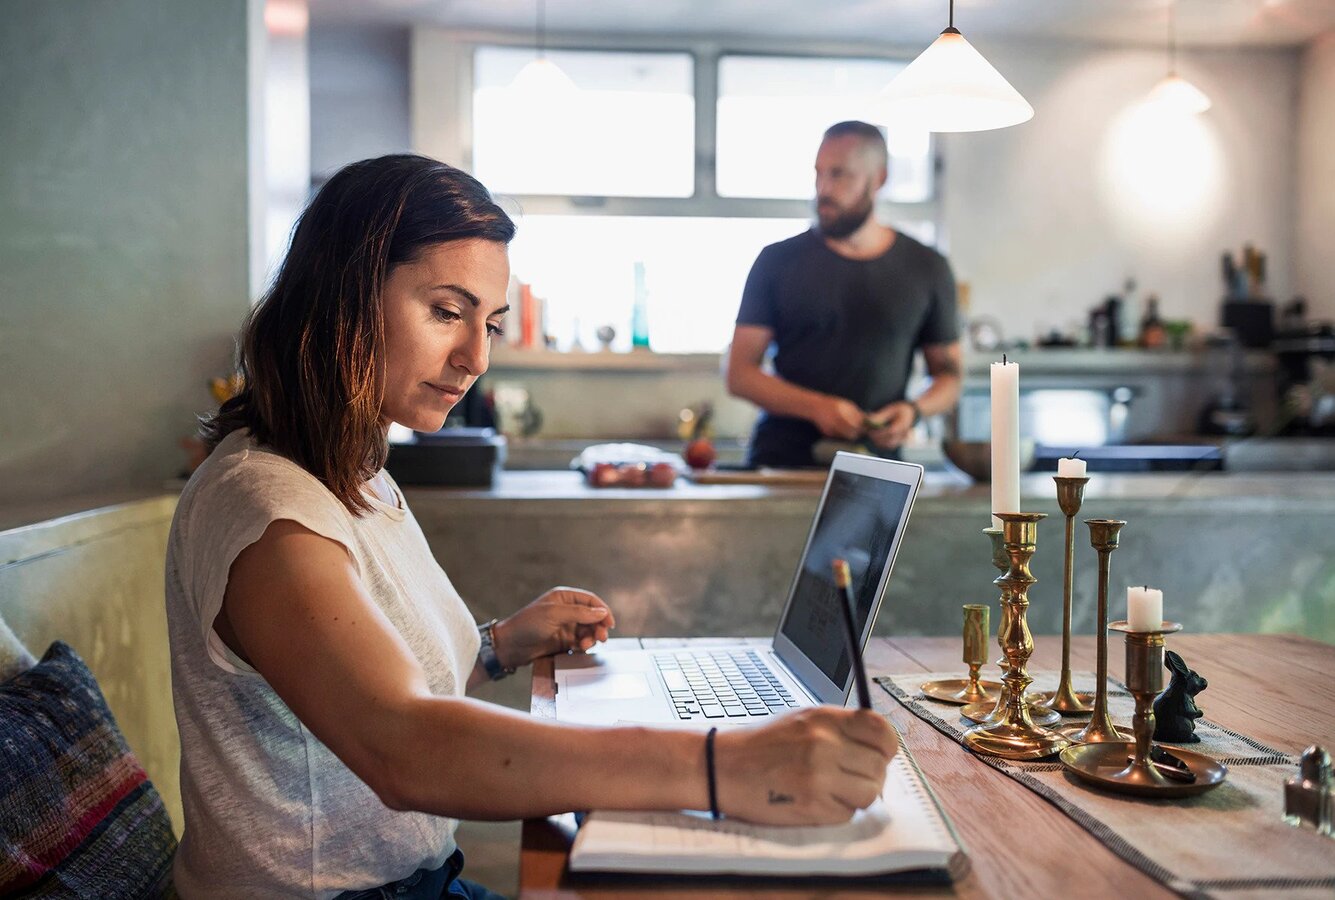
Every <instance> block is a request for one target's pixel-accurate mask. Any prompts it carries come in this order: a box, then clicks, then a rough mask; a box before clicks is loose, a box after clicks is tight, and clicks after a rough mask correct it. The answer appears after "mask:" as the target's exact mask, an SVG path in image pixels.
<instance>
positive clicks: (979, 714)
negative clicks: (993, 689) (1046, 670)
mask: <svg viewBox="0 0 1335 900" xmlns="http://www.w3.org/2000/svg"><path fill="white" fill-rule="evenodd" d="M1001 691H1002V693H1001V695H1000V696H999V697H998V698H997V699H996V700H994V701H983V702H982V703H970V704H969V705H968V706H966V707H964V708H963V709H961V710H960V715H961V716H963V717H964V718H966V719H968V720H969V721H970V722H975V723H977V724H979V725H993V724H995V723H997V722H1004V721H1005V720H1006V708H1007V706H1008V705H1009V703H1010V701H1009V700H1008V699H1007V696H1006V693H1005V691H1006V685H1005V683H1004V682H1003V683H1002V685H1001ZM1042 699H1043V695H1042V694H1038V693H1029V694H1025V695H1024V705H1025V708H1026V709H1027V710H1028V711H1029V719H1030V721H1032V722H1033V723H1034V724H1035V725H1041V726H1043V727H1044V728H1047V727H1048V726H1051V725H1056V724H1057V723H1058V722H1060V721H1061V720H1062V717H1061V714H1060V713H1058V712H1056V711H1055V710H1051V709H1045V708H1044V707H1043V705H1042V703H1041V702H1040V701H1041V700H1042Z"/></svg>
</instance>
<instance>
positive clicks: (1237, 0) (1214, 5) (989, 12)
mask: <svg viewBox="0 0 1335 900" xmlns="http://www.w3.org/2000/svg"><path fill="white" fill-rule="evenodd" d="M538 2H539V0H310V7H311V20H312V22H313V24H314V25H316V26H317V27H318V26H320V25H326V24H328V25H334V24H344V25H353V24H358V25H382V26H383V25H397V26H405V25H433V26H439V27H444V28H452V29H458V30H481V31H530V30H532V29H533V28H534V24H535V18H536V7H537V3H538ZM546 5H547V28H548V30H549V32H551V33H552V34H556V35H559V34H562V33H570V34H580V35H586V34H613V35H616V34H626V35H640V36H645V35H649V36H660V35H661V36H690V37H695V38H739V37H745V38H758V39H771V40H803V41H847V42H855V43H858V44H876V43H881V42H884V43H885V44H887V45H900V44H914V43H927V42H928V41H930V40H931V39H932V38H934V37H935V36H936V35H937V34H938V33H939V32H940V31H941V29H942V28H943V27H944V26H945V24H946V15H947V0H647V2H646V0H546ZM1169 5H1170V0H957V2H956V3H955V25H956V27H957V28H959V29H960V31H962V32H963V33H964V35H965V37H969V38H973V39H975V40H976V39H978V38H993V39H1005V40H1028V39H1033V40H1074V41H1088V42H1092V43H1118V44H1159V43H1162V42H1163V41H1164V39H1165V34H1166V31H1167V22H1168V9H1169ZM1332 30H1335V0H1177V32H1178V41H1179V43H1180V44H1183V45H1188V46H1236V45H1254V46H1273V47H1285V46H1296V45H1301V44H1305V43H1307V42H1308V41H1311V40H1312V39H1313V38H1315V37H1317V36H1319V35H1321V34H1323V33H1325V32H1328V31H1332Z"/></svg>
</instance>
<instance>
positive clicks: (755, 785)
mask: <svg viewBox="0 0 1335 900" xmlns="http://www.w3.org/2000/svg"><path fill="white" fill-rule="evenodd" d="M215 627H216V628H217V630H218V632H219V635H220V636H221V637H222V638H223V639H224V640H225V641H226V642H227V643H228V645H229V646H231V647H232V649H233V650H234V651H235V652H236V653H237V654H238V655H239V656H241V657H242V658H243V659H245V660H246V661H247V662H248V663H250V664H251V665H252V666H253V667H254V668H255V669H256V670H257V671H258V672H259V673H260V674H261V675H263V676H264V678H265V679H266V680H267V681H268V682H269V684H270V685H271V686H272V687H273V689H274V691H275V692H277V694H278V696H279V697H281V698H282V699H283V701H284V702H285V703H287V705H288V706H289V707H290V708H291V709H292V711H293V712H294V713H295V714H296V716H297V717H298V718H299V719H300V720H301V721H302V722H303V723H304V724H305V725H306V726H307V727H308V728H310V729H311V731H312V733H314V734H315V736H316V737H318V738H319V739H320V740H321V741H323V742H324V743H325V745H326V746H328V747H329V748H330V749H331V750H332V751H333V752H334V753H335V754H336V755H337V756H338V757H339V759H341V760H342V761H343V762H344V764H345V765H347V766H348V767H349V768H350V769H351V770H352V771H353V772H355V773H356V774H357V776H358V777H360V778H361V779H362V780H363V781H365V782H366V783H367V784H368V785H369V786H370V787H371V788H372V789H373V790H374V791H375V792H376V793H377V795H379V796H380V798H381V799H382V801H384V803H385V804H386V805H387V806H390V807H392V808H395V809H412V810H420V811H423V812H429V813H434V814H437V815H448V816H454V817H459V818H473V819H509V818H520V817H527V816H535V815H545V814H549V813H554V812H564V811H568V810H572V809H590V808H600V809H681V808H693V809H701V808H708V805H709V802H708V786H707V779H706V772H705V758H704V737H703V735H701V734H699V733H694V732H686V731H675V730H668V729H653V728H642V727H624V728H623V727H618V728H583V727H575V726H570V725H561V724H558V723H554V722H546V721H541V720H537V719H533V718H530V717H528V716H525V715H522V714H519V713H516V712H512V711H509V710H505V709H502V708H500V707H496V706H493V705H491V704H486V703H480V702H477V701H474V700H468V699H464V698H456V697H440V696H436V695H433V694H432V693H431V691H430V689H429V687H428V685H427V683H426V678H425V675H424V673H423V672H422V670H421V667H420V666H419V665H418V663H417V661H416V659H415V658H414V656H413V654H412V651H411V650H410V649H409V647H408V646H407V644H406V643H405V642H404V641H403V639H402V638H401V637H400V636H399V634H398V632H397V631H396V630H395V629H394V627H393V625H392V624H391V623H390V622H389V621H388V620H387V619H386V618H385V616H384V614H383V613H382V612H381V611H380V609H379V608H378V607H377V606H376V605H375V603H374V601H372V599H371V598H370V597H369V596H368V595H367V593H366V591H365V588H364V587H363V586H362V583H361V580H360V578H359V577H358V575H357V572H356V568H355V566H354V564H353V562H352V560H351V559H350V558H349V556H348V554H347V552H346V551H345V550H344V548H343V547H342V546H341V545H339V544H338V543H337V542H335V541H332V540H329V539H327V538H324V537H321V536H319V535H317V534H315V533H313V532H311V531H309V530H308V529H306V528H304V527H302V526H301V525H298V524H296V523H295V522H292V521H289V520H280V521H277V522H274V523H273V524H271V525H270V526H269V528H268V529H267V530H266V531H265V533H264V535H263V536H262V537H261V538H260V540H259V541H257V542H256V543H254V544H252V545H251V546H249V547H247V548H246V549H245V550H244V551H242V552H241V554H239V555H238V556H237V558H236V560H235V562H234V563H233V564H232V568H231V572H230V575H229V578H228V585H227V590H226V594H225V598H224V601H223V609H222V611H221V612H220V613H219V615H218V619H217V620H216V623H215ZM894 750H895V742H894V736H893V732H892V731H891V729H890V728H889V726H888V725H887V724H886V723H885V721H884V720H883V719H882V718H881V717H880V716H878V715H876V714H874V713H864V712H859V711H849V710H836V709H830V708H822V709H816V710H807V711H803V712H800V713H796V714H791V715H788V716H784V717H781V719H780V720H779V721H776V722H775V723H774V724H772V725H769V726H765V727H762V728H756V729H742V730H738V731H730V732H725V733H722V734H720V735H719V736H718V739H717V753H716V761H717V769H718V779H719V780H718V788H719V804H720V807H721V808H722V809H723V810H724V811H725V812H728V813H730V814H733V815H737V816H739V817H742V818H748V819H751V820H754V821H764V822H835V821H843V820H846V819H847V818H848V817H849V816H850V815H851V814H852V812H853V810H854V809H856V808H859V807H863V806H866V805H867V804H869V803H870V802H871V801H872V800H874V799H875V797H876V796H877V794H878V793H879V791H880V788H881V784H882V782H883V780H884V770H885V765H886V763H887V762H888V761H889V759H890V757H891V756H892V755H893V753H894Z"/></svg>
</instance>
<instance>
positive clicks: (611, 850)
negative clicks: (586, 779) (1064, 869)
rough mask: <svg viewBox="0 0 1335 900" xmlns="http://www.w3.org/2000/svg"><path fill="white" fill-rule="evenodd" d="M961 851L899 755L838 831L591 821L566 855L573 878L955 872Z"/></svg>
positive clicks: (607, 818) (695, 819)
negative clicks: (879, 786) (874, 793)
mask: <svg viewBox="0 0 1335 900" xmlns="http://www.w3.org/2000/svg"><path fill="white" fill-rule="evenodd" d="M962 863H963V850H962V848H961V847H960V844H959V841H958V838H957V837H956V836H955V834H954V831H953V830H952V829H951V827H950V824H949V822H948V821H947V820H946V818H945V815H944V813H942V812H941V810H940V808H939V806H938V805H937V803H936V799H935V797H933V796H932V794H931V791H930V790H929V789H928V788H927V785H926V782H925V781H924V780H923V778H922V774H921V773H920V772H919V771H918V768H917V765H916V764H915V763H914V762H913V758H912V756H911V755H910V754H909V753H908V752H907V750H904V749H901V751H900V753H899V754H897V755H896V756H895V758H894V759H893V760H891V762H890V765H889V766H888V767H887V769H886V779H885V788H884V790H883V791H882V793H881V797H880V799H879V800H877V801H876V802H875V803H873V804H872V805H871V806H870V807H868V808H867V809H865V810H858V812H857V813H856V814H855V815H854V816H853V818H852V820H850V821H849V822H847V823H845V824H843V825H829V826H818V827H778V826H762V825H750V824H747V823H745V822H738V821H733V820H729V819H724V820H721V821H718V822H715V821H713V820H712V819H710V818H709V816H708V814H703V815H702V814H698V813H691V812H593V813H590V814H589V816H588V817H587V818H586V819H585V821H584V824H583V826H581V828H580V830H579V833H578V835H577V836H576V838H575V843H574V846H573V847H572V848H571V850H570V868H571V870H572V871H598V872H673V873H683V874H684V873H699V874H703V873H711V874H749V875H870V874H880V873H889V872H900V871H908V870H913V869H951V870H958V868H959V867H960V866H961V864H962Z"/></svg>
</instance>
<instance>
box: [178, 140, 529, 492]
mask: <svg viewBox="0 0 1335 900" xmlns="http://www.w3.org/2000/svg"><path fill="white" fill-rule="evenodd" d="M514 233H515V226H514V222H512V221H511V220H510V217H509V216H507V215H506V214H505V212H504V210H502V209H501V208H500V207H499V206H497V205H496V203H495V202H494V201H493V200H492V198H491V194H489V193H488V192H487V189H486V188H484V187H483V186H482V185H481V184H480V183H479V182H478V181H477V179H475V178H473V177H472V176H471V175H469V174H468V173H466V172H462V171H460V170H459V169H456V168H453V167H452V166H447V165H445V164H444V163H441V162H437V161H436V160H434V159H428V158H426V157H424V156H413V155H407V154H403V155H394V156H382V157H379V158H378V159H368V160H363V161H362V162H357V163H353V164H351V165H349V166H346V167H344V168H343V169H340V170H339V171H338V173H337V174H335V175H334V176H333V177H332V178H330V179H329V181H327V182H326V183H325V185H324V186H323V187H322V188H320V191H319V193H317V194H316V195H315V198H314V199H312V200H311V202H310V204H309V205H308V206H307V207H306V209H305V211H304V212H303V213H302V214H301V218H300V219H299V220H298V222H297V226H296V229H295V230H294V232H293V235H292V244H291V246H290V247H289V248H288V251H287V256H286V258H285V259H284V260H283V264H282V267H281V268H280V269H279V271H278V275H277V277H276V278H275V279H274V281H273V285H272V286H271V287H270V288H269V290H268V291H267V292H266V293H265V295H264V296H263V297H262V298H261V299H260V301H259V303H257V304H256V305H255V308H254V309H253V310H251V313H250V315H249V317H248V318H247V319H246V323H245V325H244V327H243V328H242V332H241V339H240V363H239V368H240V371H241V375H242V376H243V377H244V387H243V389H242V390H241V392H240V393H239V394H237V395H236V396H235V397H233V398H232V399H230V400H228V401H227V402H226V403H224V404H223V405H222V408H221V409H219V410H218V412H217V414H215V415H213V416H211V417H206V418H204V419H203V420H202V421H201V429H200V431H201V435H202V436H203V438H204V441H205V443H206V444H207V445H208V447H209V449H210V450H212V449H213V448H214V447H216V446H217V445H218V442H219V441H221V440H222V439H223V438H224V437H226V436H227V435H228V434H230V433H231V432H233V431H235V430H237V429H238V428H248V429H249V430H250V432H251V433H252V434H253V435H254V437H255V439H256V440H257V441H259V442H260V443H262V444H267V445H269V446H270V447H272V448H273V449H274V450H276V451H277V452H279V453H281V454H282V455H284V456H286V457H288V458H289V459H291V460H293V461H294V462H296V463H297V464H299V465H300V466H301V467H302V468H304V469H306V470H307V471H309V472H311V473H312V474H313V475H315V476H316V477H317V478H319V479H320V480H321V481H322V482H324V484H325V485H326V486H327V487H328V488H329V490H331V491H333V493H334V495H335V496H336V497H338V499H339V500H341V501H342V502H343V504H344V505H345V506H346V507H347V508H348V509H349V511H351V512H352V513H353V514H354V515H361V514H362V513H364V512H369V511H370V510H371V505H370V503H368V502H367V500H366V498H365V497H364V496H363V494H362V486H363V484H364V483H365V482H366V480H367V479H369V478H371V477H372V476H373V475H374V474H375V473H376V472H377V471H379V469H380V467H381V466H383V465H384V463H385V458H386V456H387V455H388V452H389V447H388V444H387V443H386V439H385V432H384V427H383V426H382V424H381V422H380V408H381V404H382V402H383V399H384V371H385V366H384V362H385V360H384V353H385V341H384V315H383V307H382V301H381V291H382V289H383V287H384V284H385V279H386V278H387V277H388V276H389V273H390V270H391V268H393V267H394V266H395V265H398V264H399V263H404V262H410V261H412V260H413V259H415V258H416V257H417V256H418V255H419V254H420V253H421V251H422V250H423V249H424V248H426V247H430V246H433V245H436V244H443V243H446V242H448V241H458V240H463V239H466V238H482V239H484V240H489V241H496V242H498V243H501V244H507V243H509V242H510V239H511V238H513V237H514Z"/></svg>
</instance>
